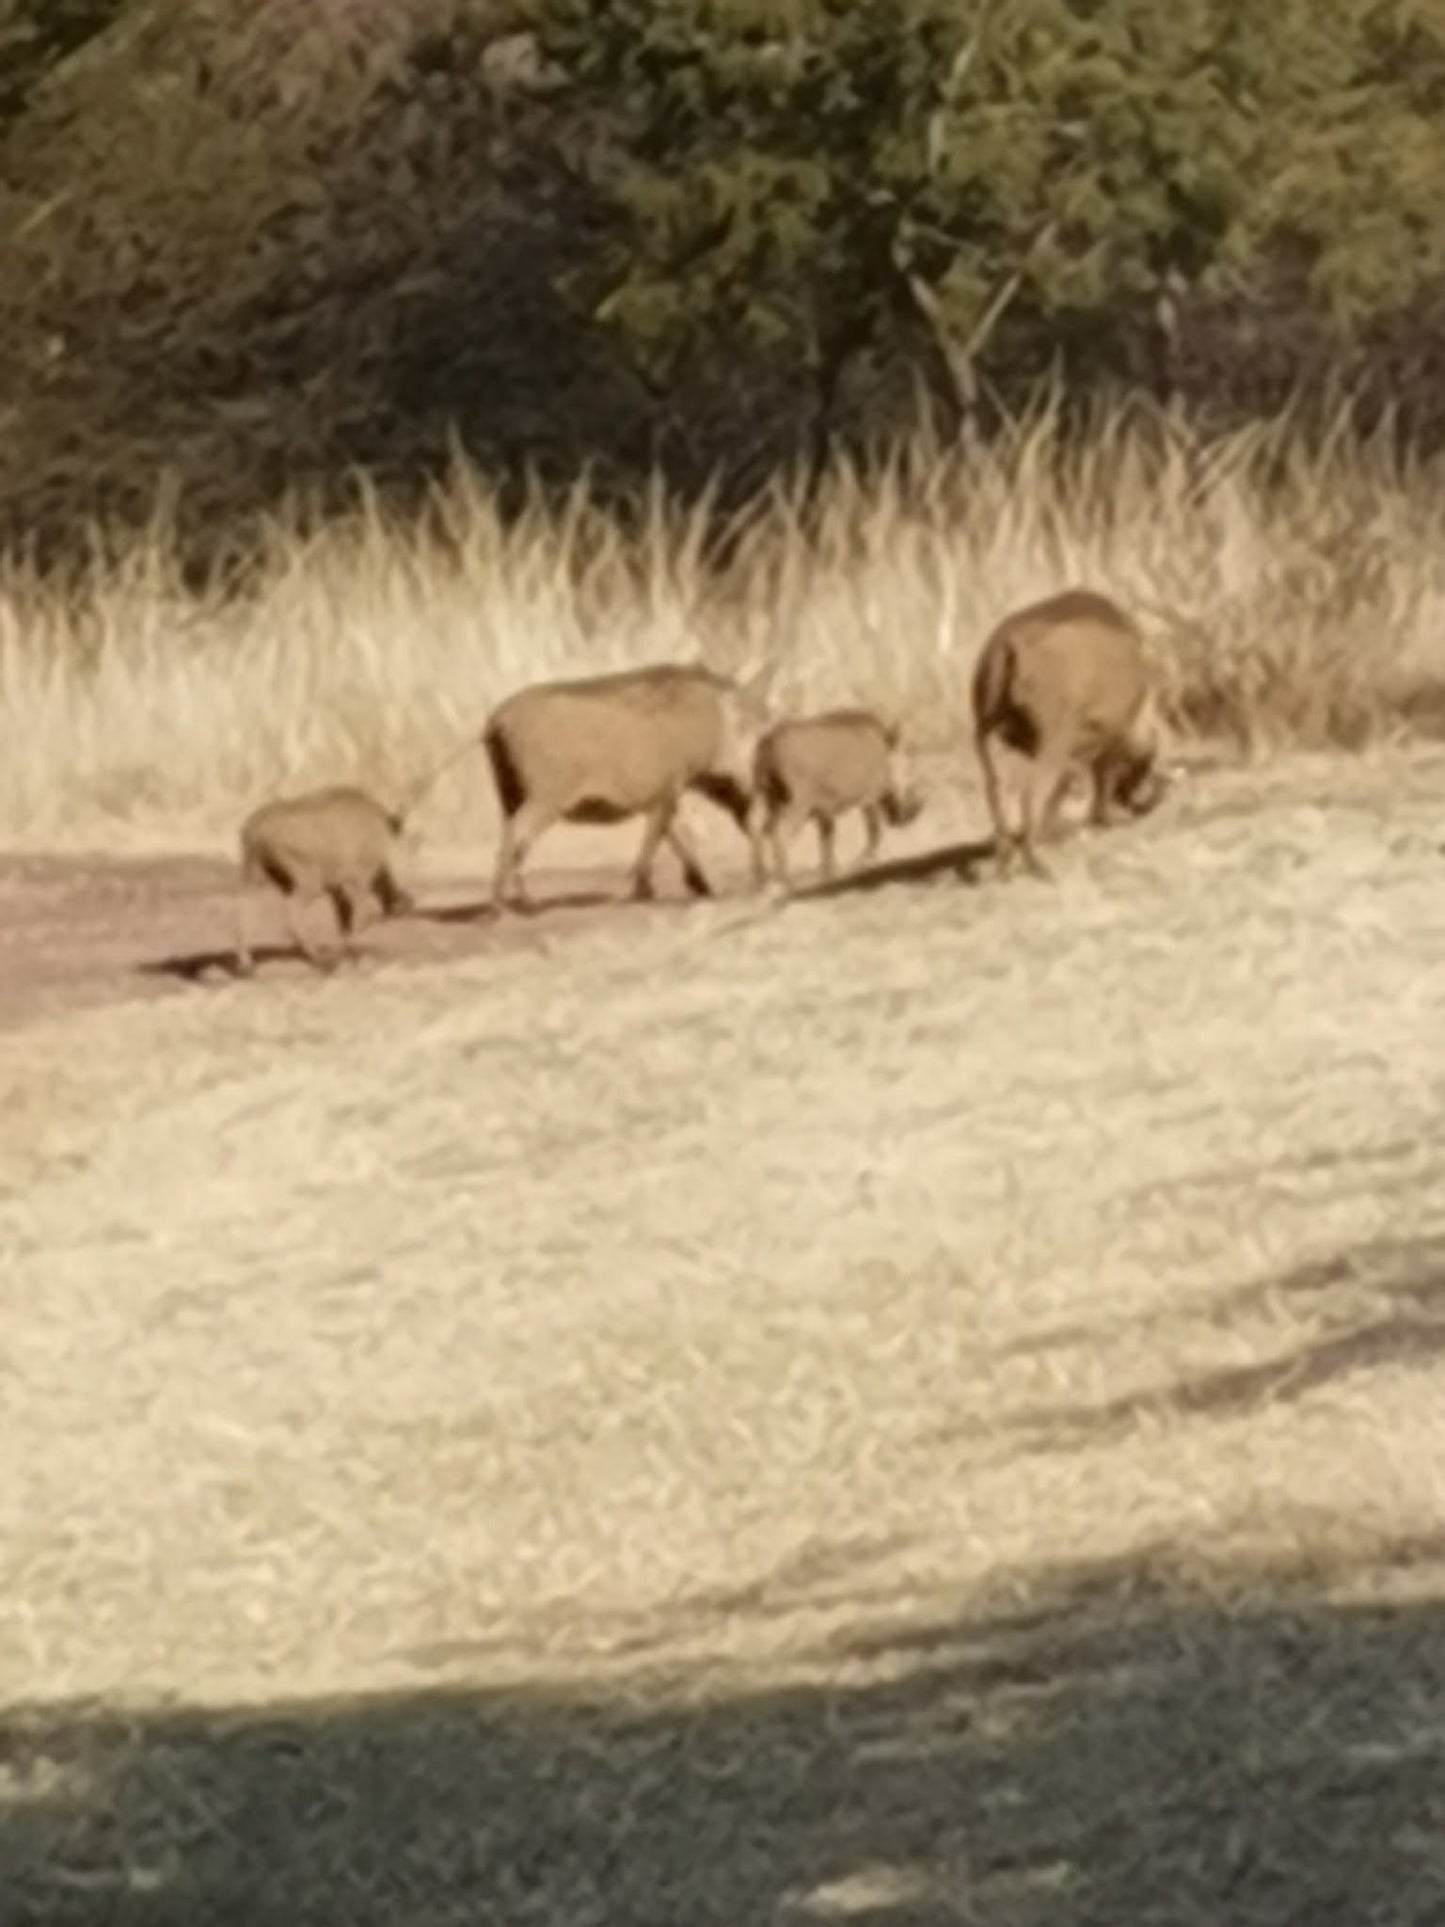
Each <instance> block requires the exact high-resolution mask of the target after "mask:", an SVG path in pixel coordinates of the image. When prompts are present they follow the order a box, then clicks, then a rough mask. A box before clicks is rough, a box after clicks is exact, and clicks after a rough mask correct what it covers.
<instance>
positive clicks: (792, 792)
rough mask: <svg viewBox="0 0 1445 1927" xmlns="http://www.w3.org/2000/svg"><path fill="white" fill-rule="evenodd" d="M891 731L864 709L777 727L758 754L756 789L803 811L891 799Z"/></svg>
mask: <svg viewBox="0 0 1445 1927" xmlns="http://www.w3.org/2000/svg"><path fill="white" fill-rule="evenodd" d="M892 746H893V732H892V731H890V730H889V729H887V728H886V727H885V726H884V724H883V723H882V722H880V721H879V719H878V718H877V717H876V716H874V715H872V714H871V713H870V712H869V711H868V710H866V709H838V710H832V711H830V712H828V713H827V714H825V715H822V716H808V717H802V718H799V719H797V720H795V721H791V722H785V723H779V724H778V725H777V726H776V727H775V728H774V729H772V730H770V731H769V733H768V734H767V735H766V736H765V737H764V738H763V741H762V743H761V744H760V745H759V749H758V769H757V780H758V787H759V788H760V789H761V790H763V792H764V793H765V794H767V795H770V796H772V797H775V798H776V799H777V800H778V801H787V800H789V799H791V800H793V801H795V802H796V803H797V804H799V805H800V806H802V807H804V808H809V809H819V810H840V811H841V810H846V809H853V808H856V807H858V806H860V805H864V804H870V803H875V802H878V801H881V799H882V798H883V797H884V796H885V795H887V794H888V791H889V788H890V783H891V777H892V770H891V765H890V761H889V752H890V750H891V748H892Z"/></svg>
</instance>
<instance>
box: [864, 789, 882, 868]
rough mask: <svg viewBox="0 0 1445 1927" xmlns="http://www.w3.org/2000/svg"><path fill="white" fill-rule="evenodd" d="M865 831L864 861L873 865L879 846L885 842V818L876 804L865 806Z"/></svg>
mask: <svg viewBox="0 0 1445 1927" xmlns="http://www.w3.org/2000/svg"><path fill="white" fill-rule="evenodd" d="M863 831H864V835H865V836H866V837H867V841H866V842H865V843H864V845H863V861H864V863H872V862H873V861H874V860H875V858H876V857H877V855H878V846H879V844H880V843H881V842H882V840H883V816H882V812H881V811H880V810H879V808H878V805H877V804H876V803H868V804H865V806H864V809H863Z"/></svg>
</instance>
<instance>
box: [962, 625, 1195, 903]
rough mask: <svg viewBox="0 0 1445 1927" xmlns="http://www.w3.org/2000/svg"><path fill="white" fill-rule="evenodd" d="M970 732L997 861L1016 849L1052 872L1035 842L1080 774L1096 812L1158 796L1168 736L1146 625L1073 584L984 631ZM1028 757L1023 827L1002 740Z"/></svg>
mask: <svg viewBox="0 0 1445 1927" xmlns="http://www.w3.org/2000/svg"><path fill="white" fill-rule="evenodd" d="M973 719H974V739H975V743H976V745H977V749H978V758H979V763H980V765H981V767H982V772H983V784H984V794H985V797H986V799H987V802H988V809H989V814H990V816H991V817H992V819H993V828H994V839H995V849H996V851H997V853H998V856H999V860H1000V865H1001V867H1003V868H1005V869H1007V868H1009V867H1011V865H1012V862H1013V859H1014V857H1015V856H1016V855H1021V856H1022V858H1023V860H1024V863H1025V865H1026V866H1027V868H1028V869H1030V870H1031V871H1033V872H1034V874H1035V875H1040V876H1042V875H1047V871H1046V870H1045V868H1044V865H1043V864H1042V863H1041V862H1040V860H1039V856H1038V850H1037V845H1038V843H1039V842H1040V841H1045V840H1047V839H1048V837H1049V836H1050V835H1051V834H1052V833H1053V832H1054V829H1055V827H1056V824H1057V818H1058V811H1059V806H1060V804H1061V803H1062V802H1063V799H1064V794H1065V791H1066V790H1067V789H1068V787H1069V784H1070V782H1071V781H1072V780H1073V778H1074V776H1075V775H1076V774H1078V773H1079V772H1080V771H1086V772H1087V773H1088V774H1089V776H1090V777H1091V778H1092V782H1093V801H1092V806H1091V812H1090V814H1091V818H1092V820H1093V822H1094V823H1096V824H1098V825H1100V826H1103V825H1106V824H1108V823H1109V821H1110V820H1111V817H1112V813H1113V810H1114V807H1115V806H1116V805H1118V806H1119V807H1120V808H1123V809H1125V810H1128V811H1129V812H1130V813H1132V814H1133V815H1136V816H1142V815H1144V814H1145V813H1146V812H1148V811H1149V810H1152V809H1154V808H1156V807H1157V805H1158V804H1159V803H1160V801H1161V800H1162V798H1163V795H1164V792H1165V788H1166V780H1165V777H1164V775H1163V771H1162V769H1161V766H1160V762H1159V755H1160V748H1161V738H1160V725H1159V718H1158V712H1157V707H1156V701H1155V697H1154V693H1153V690H1152V689H1151V686H1150V679H1149V673H1148V668H1147V665H1146V662H1145V658H1144V651H1143V646H1142V643H1141V640H1140V636H1139V631H1138V629H1137V628H1136V627H1135V625H1134V623H1133V622H1132V621H1131V619H1130V618H1129V617H1128V616H1127V615H1126V614H1125V613H1124V611H1123V610H1122V609H1120V608H1119V607H1118V605H1117V604H1116V603H1114V602H1111V601H1110V600H1109V598H1108V597H1107V596H1102V595H1096V594H1095V593H1093V591H1091V590H1087V589H1070V590H1066V591H1065V592H1064V593H1063V594H1062V595H1056V596H1051V597H1049V598H1048V599H1047V600H1045V601H1043V602H1036V603H1032V604H1030V605H1029V607H1027V608H1025V609H1020V610H1018V611H1016V612H1015V613H1014V614H1013V615H1011V616H1008V617H1006V618H1005V619H1004V621H1003V622H1001V623H1000V624H999V625H998V627H997V628H996V629H995V630H994V631H993V633H992V635H990V636H989V638H988V640H987V641H986V642H985V643H984V646H983V649H982V651H981V652H980V655H979V658H978V664H977V667H976V668H975V670H974V677H973ZM1000 744H1003V745H1006V746H1007V747H1008V748H1009V749H1011V750H1013V751H1015V752H1016V753H1017V754H1019V755H1021V756H1024V757H1026V758H1028V759H1029V762H1030V765H1031V767H1030V769H1029V770H1028V772H1027V774H1026V775H1025V777H1024V780H1023V783H1022V786H1021V794H1020V799H1019V804H1020V822H1019V830H1018V833H1017V835H1014V834H1013V833H1012V832H1011V831H1010V829H1009V827H1008V824H1007V821H1006V819H1005V816H1004V809H1003V786H1002V770H1001V767H1000V763H999V756H998V750H999V746H1000Z"/></svg>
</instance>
